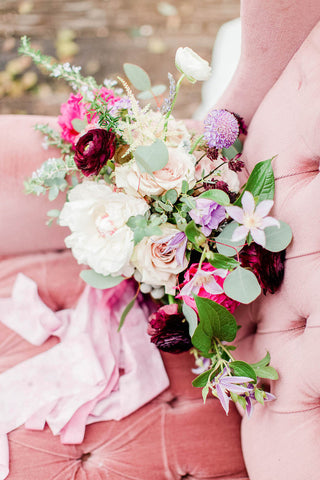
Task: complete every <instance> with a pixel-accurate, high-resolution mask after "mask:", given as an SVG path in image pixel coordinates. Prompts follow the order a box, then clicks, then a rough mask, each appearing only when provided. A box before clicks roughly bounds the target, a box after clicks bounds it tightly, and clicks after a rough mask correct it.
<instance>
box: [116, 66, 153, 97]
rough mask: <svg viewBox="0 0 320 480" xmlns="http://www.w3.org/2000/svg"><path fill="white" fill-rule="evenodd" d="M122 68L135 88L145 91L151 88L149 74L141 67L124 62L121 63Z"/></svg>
mask: <svg viewBox="0 0 320 480" xmlns="http://www.w3.org/2000/svg"><path fill="white" fill-rule="evenodd" d="M123 70H124V72H125V74H126V76H127V77H128V79H129V80H130V82H131V83H132V85H133V86H134V87H135V88H136V89H137V90H141V91H145V90H150V89H151V81H150V78H149V75H148V74H147V72H146V71H145V70H143V68H141V67H139V66H138V65H135V64H133V63H125V64H124V65H123Z"/></svg>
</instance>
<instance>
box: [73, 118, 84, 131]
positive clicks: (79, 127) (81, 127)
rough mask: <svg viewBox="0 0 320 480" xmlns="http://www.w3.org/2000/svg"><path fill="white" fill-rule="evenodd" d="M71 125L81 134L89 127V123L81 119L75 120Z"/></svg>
mask: <svg viewBox="0 0 320 480" xmlns="http://www.w3.org/2000/svg"><path fill="white" fill-rule="evenodd" d="M71 124H72V126H73V128H74V130H75V131H76V132H78V133H81V132H82V130H84V129H85V128H86V127H87V125H88V122H87V120H86V119H84V120H82V119H81V118H74V119H73V120H72V121H71Z"/></svg>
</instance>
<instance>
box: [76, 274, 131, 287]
mask: <svg viewBox="0 0 320 480" xmlns="http://www.w3.org/2000/svg"><path fill="white" fill-rule="evenodd" d="M80 277H81V278H82V280H84V281H85V282H86V283H87V284H88V285H90V286H91V287H93V288H99V289H101V290H105V289H107V288H112V287H115V286H117V285H119V283H121V282H122V281H123V280H124V278H123V277H121V276H117V277H112V276H111V275H107V276H106V275H101V274H100V273H97V272H95V271H94V270H82V272H80Z"/></svg>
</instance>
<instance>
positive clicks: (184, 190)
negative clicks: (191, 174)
mask: <svg viewBox="0 0 320 480" xmlns="http://www.w3.org/2000/svg"><path fill="white" fill-rule="evenodd" d="M188 190H189V184H188V182H187V180H182V186H181V193H183V194H185V193H187V191H188Z"/></svg>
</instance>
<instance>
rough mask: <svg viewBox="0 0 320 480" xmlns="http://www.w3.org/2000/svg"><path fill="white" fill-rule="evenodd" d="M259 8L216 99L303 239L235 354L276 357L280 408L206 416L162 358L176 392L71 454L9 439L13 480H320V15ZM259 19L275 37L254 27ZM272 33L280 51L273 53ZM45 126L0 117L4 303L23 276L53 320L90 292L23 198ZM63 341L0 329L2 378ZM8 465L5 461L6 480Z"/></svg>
mask: <svg viewBox="0 0 320 480" xmlns="http://www.w3.org/2000/svg"><path fill="white" fill-rule="evenodd" d="M258 3H259V2H255V1H253V0H251V1H248V2H244V3H243V10H242V12H243V19H244V42H243V44H244V46H243V48H244V53H243V58H242V61H241V63H240V66H239V70H238V72H237V74H236V76H235V78H234V80H233V82H232V84H231V86H230V88H229V89H228V90H227V92H226V94H225V95H224V97H223V99H221V101H220V102H219V103H220V105H223V106H224V107H226V108H229V109H231V110H234V111H237V112H238V113H240V114H243V115H244V116H245V118H246V120H247V122H248V123H250V126H249V133H248V137H247V139H246V142H245V150H244V158H245V161H246V168H247V171H248V172H249V171H251V170H252V168H253V166H254V165H255V164H256V163H257V162H259V161H261V160H264V159H266V158H270V157H271V156H273V155H276V158H275V160H274V162H273V166H274V170H275V177H276V197H275V200H276V201H275V208H274V215H275V216H276V217H277V218H280V219H283V220H284V221H286V222H288V223H289V224H290V225H291V227H292V230H293V233H294V240H293V242H292V244H291V246H290V247H289V248H288V251H287V260H286V272H285V279H284V282H283V285H282V287H281V289H280V291H279V292H278V293H276V294H274V295H267V296H265V297H264V296H262V297H260V298H259V299H258V300H257V301H256V302H254V304H253V305H251V306H249V307H240V308H239V309H238V311H237V318H238V321H239V322H240V323H241V324H242V329H241V332H240V339H241V340H240V346H239V356H241V357H242V358H244V359H246V360H248V361H256V360H258V359H259V358H261V357H262V356H263V355H264V354H265V352H266V351H267V350H268V351H269V352H270V353H271V358H272V365H273V366H274V367H275V368H277V370H278V371H279V374H280V379H279V380H278V381H276V382H270V383H271V384H270V389H271V392H272V393H274V394H275V395H276V396H277V400H276V401H274V402H270V403H269V404H267V405H265V406H264V407H261V406H260V405H256V406H255V408H254V413H253V415H252V417H251V418H250V419H247V418H245V417H244V418H243V419H242V420H241V416H240V414H239V413H238V412H237V411H236V410H235V409H234V408H233V409H231V412H230V413H229V416H228V417H226V416H225V413H224V411H223V409H222V408H221V406H220V404H219V402H218V401H217V400H215V399H208V401H207V403H206V405H205V406H204V405H203V402H202V398H201V393H200V391H199V390H197V389H193V388H192V387H191V381H192V378H193V374H192V373H191V367H192V359H191V357H190V355H189V354H183V355H177V356H172V355H169V354H165V355H163V360H164V364H165V367H166V369H167V372H168V375H169V378H170V387H169V388H168V389H167V390H165V391H164V392H163V393H162V394H161V395H159V396H158V397H157V398H155V399H154V400H153V401H151V402H150V403H148V404H147V405H145V406H143V407H142V408H140V409H139V410H137V411H136V412H134V413H133V414H131V415H130V416H128V417H126V418H124V419H123V420H121V421H108V422H99V423H95V424H92V425H90V426H88V427H87V429H86V434H85V438H84V442H83V443H82V444H81V445H62V444H61V442H60V440H59V438H57V437H54V436H53V435H52V434H51V432H50V431H49V429H48V428H46V429H45V430H44V431H40V432H35V431H31V430H26V429H24V427H20V428H18V429H16V430H14V431H13V432H12V433H11V434H10V435H9V451H10V473H9V475H8V479H9V480H84V479H86V480H104V479H106V480H107V479H111V480H118V479H119V480H124V479H135V480H143V479H146V480H147V479H148V480H149V479H150V478H154V479H155V480H178V479H183V478H185V479H187V478H190V479H197V480H200V479H201V480H205V479H206V480H209V479H220V480H233V479H238V480H248V479H249V478H250V479H251V480H271V479H272V480H284V479H287V478H290V480H318V479H319V478H320V473H319V472H320V460H319V458H320V457H319V448H320V440H319V422H320V418H319V413H320V409H319V407H320V403H319V395H320V382H319V379H320V376H319V367H318V361H319V358H318V357H319V355H318V352H319V348H318V343H317V336H316V335H317V332H318V331H319V326H320V302H319V296H318V294H317V290H318V288H317V286H318V284H319V280H320V278H319V272H320V270H319V268H320V267H319V262H320V257H319V252H320V247H319V245H320V238H319V235H320V220H319V209H318V206H320V205H319V201H320V196H319V178H318V177H319V175H318V172H319V154H320V141H319V138H320V137H319V125H320V113H319V112H320V95H319V93H320V88H319V85H320V24H317V25H316V26H315V27H314V25H315V24H316V22H317V20H318V19H319V18H320V11H319V10H320V9H319V7H318V6H317V5H316V3H318V2H311V1H309V0H308V1H306V2H304V3H302V2H297V4H295V5H290V3H292V2H288V1H286V2H285V1H279V2H277V6H276V7H274V8H275V9H276V10H277V9H278V11H277V12H278V16H273V13H274V9H273V10H271V12H268V5H269V3H268V4H267V5H265V4H264V6H263V7H261V8H260V6H259V5H258ZM270 4H274V2H270ZM260 5H261V4H260ZM263 9H265V11H263ZM292 9H293V10H292ZM284 12H286V13H285V14H284ZM302 12H304V13H305V15H304V17H299V15H300V14H301V13H302ZM268 19H269V23H268ZM293 20H294V22H293ZM255 22H257V23H258V24H259V23H260V26H261V25H263V24H266V28H262V29H261V30H260V31H258V29H257V28H255V25H256V23H255ZM292 22H293V25H292ZM297 25H299V26H300V28H299V29H298V30H297ZM271 26H272V28H271ZM312 27H314V29H313V30H312V31H311V33H310V34H309V32H310V30H311V29H312ZM268 29H269V30H268ZM284 31H287V32H288V36H289V37H288V38H289V40H290V41H289V45H290V48H289V47H288V45H287V44H286V42H284V40H283V35H284V33H283V32H284ZM270 32H273V33H274V37H273V40H274V41H273V42H271V47H270V49H266V45H269V43H267V40H268V42H270ZM281 32H282V36H281ZM306 37H307V38H306ZM257 38H259V42H258V43H257V44H256V47H255V48H253V46H252V45H253V43H252V40H254V39H257ZM305 38H306V40H305V41H304V43H303V44H302V46H300V44H301V43H302V41H303V40H304V39H305ZM250 40H251V41H250ZM264 42H265V43H264ZM281 46H282V49H281ZM262 51H263V52H264V54H265V55H266V57H265V63H264V62H262V60H261V59H260V55H261V52H262ZM295 52H296V53H295ZM292 55H294V56H293V58H292V59H291V57H292ZM255 59H256V60H257V63H256V64H255V65H256V69H255V70H251V69H252V68H253V64H254V63H253V62H254V60H255ZM270 65H272V66H273V68H271V69H270V71H269V70H268V73H266V74H265V75H263V74H264V71H265V67H266V66H270ZM286 65H287V66H286ZM250 73H252V74H251V75H250ZM278 77H279V78H278ZM260 80H261V81H260ZM246 86H247V88H248V90H245V88H246ZM240 94H242V95H240ZM265 94H266V95H265ZM263 97H264V98H263ZM39 120H40V121H42V120H43V119H39V118H33V117H21V116H17V117H12V116H2V117H0V126H1V128H0V136H1V140H0V150H1V158H0V162H1V175H0V200H1V208H0V228H1V245H0V267H1V268H0V297H3V298H6V297H9V296H10V295H11V291H12V286H13V284H14V280H15V277H16V275H17V273H18V272H23V273H25V274H26V275H27V276H28V277H30V278H32V279H34V280H35V281H36V282H37V285H38V289H39V294H40V296H41V298H42V299H43V301H44V302H45V303H46V304H47V305H48V306H49V307H50V308H51V309H53V310H54V311H57V310H61V309H64V308H69V307H72V306H74V305H75V303H76V301H77V299H78V297H79V295H80V294H81V292H82V290H83V284H82V283H81V280H80V279H79V277H78V272H79V267H78V266H77V265H76V263H75V261H74V260H73V259H72V257H71V255H70V253H69V252H67V251H65V250H64V244H63V237H64V235H65V233H66V232H65V231H63V229H61V228H55V227H52V228H51V230H48V227H46V226H45V225H44V222H45V213H46V211H47V210H48V209H50V208H53V207H52V204H50V205H49V204H47V203H46V202H45V201H40V200H39V199H36V198H32V197H25V196H24V194H23V188H22V180H23V178H24V177H25V176H27V175H29V174H30V173H31V172H32V171H33V170H34V169H35V168H36V167H37V166H38V165H39V164H40V163H41V162H42V161H43V160H44V159H46V158H47V156H48V152H44V151H43V150H42V149H41V139H40V136H38V135H37V134H36V133H34V132H33V130H32V125H33V124H34V123H35V122H36V121H39ZM47 120H50V121H54V120H52V119H47ZM61 272H63V274H62V273H61ZM25 314H26V315H28V312H25ZM55 343H56V340H55V339H53V338H51V339H49V340H48V341H47V342H46V343H45V344H44V345H43V346H40V347H35V346H31V345H30V344H29V343H28V342H26V341H25V340H23V339H21V338H20V337H19V336H18V335H17V334H15V333H13V332H12V331H11V330H9V329H8V328H7V327H5V326H4V325H2V324H1V323H0V373H2V372H4V371H6V370H8V369H9V368H10V367H12V366H14V365H16V364H18V363H19V362H21V361H23V360H24V359H27V358H30V357H33V356H34V355H36V354H38V353H39V352H40V351H43V350H46V349H49V348H50V347H51V346H53V345H54V344H55ZM0 395H1V393H0ZM240 426H241V438H240ZM0 440H1V439H0ZM5 457H6V452H5V451H1V452H0V474H2V476H5V473H6V472H5V471H4V467H1V462H2V461H3V460H4V458H5ZM3 464H4V462H3ZM1 468H2V471H1Z"/></svg>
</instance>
